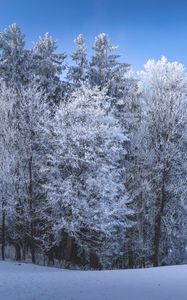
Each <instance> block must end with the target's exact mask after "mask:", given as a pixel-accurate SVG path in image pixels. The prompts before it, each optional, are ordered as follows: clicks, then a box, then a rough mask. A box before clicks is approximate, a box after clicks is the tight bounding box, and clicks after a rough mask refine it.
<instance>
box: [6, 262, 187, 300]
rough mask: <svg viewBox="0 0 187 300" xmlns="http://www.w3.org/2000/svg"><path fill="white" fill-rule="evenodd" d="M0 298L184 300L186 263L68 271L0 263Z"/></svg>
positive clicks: (36, 299)
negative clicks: (111, 269) (145, 267)
mask: <svg viewBox="0 0 187 300" xmlns="http://www.w3.org/2000/svg"><path fill="white" fill-rule="evenodd" d="M0 299H1V300H186V299H187V265H182V266H171V267H161V268H154V269H152V268H150V269H143V270H118V271H69V270H60V269H56V268H47V267H40V266H36V265H32V264H18V263H11V262H0Z"/></svg>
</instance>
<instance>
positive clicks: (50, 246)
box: [0, 24, 187, 269]
mask: <svg viewBox="0 0 187 300" xmlns="http://www.w3.org/2000/svg"><path fill="white" fill-rule="evenodd" d="M75 45H76V49H75V52H74V53H73V54H72V55H71V58H72V63H71V64H69V65H67V63H66V61H65V59H66V54H65V53H58V51H57V50H58V49H57V42H56V41H55V40H54V39H53V38H52V37H51V36H50V35H49V34H45V35H44V36H43V37H42V38H40V39H39V41H38V42H37V43H36V44H35V45H34V46H33V48H32V49H27V48H26V47H25V37H24V35H23V34H22V32H21V30H20V28H19V27H18V26H17V25H16V24H13V25H11V26H10V27H8V28H7V29H5V30H4V31H3V32H1V33H0V124H1V126H0V166H1V168H0V172H1V174H0V244H1V255H2V259H5V258H7V257H8V256H9V253H8V250H7V249H8V247H9V248H11V249H12V251H13V253H14V255H15V259H16V260H22V261H24V260H28V259H30V260H31V261H32V262H33V263H43V264H54V265H59V266H63V267H75V266H77V267H79V268H94V269H103V268H105V269H106V268H108V269H110V268H136V267H146V266H158V265H165V264H176V263H180V262H181V261H182V260H183V257H184V254H185V248H186V233H187V232H186V217H187V212H186V207H187V201H186V191H187V189H186V187H187V183H186V180H187V171H186V170H187V168H186V162H187V157H186V153H187V152H186V146H187V127H186V126H187V110H186V108H187V107H186V93H187V75H186V72H185V69H184V67H183V65H182V64H179V63H177V62H168V60H167V59H166V58H165V57H162V58H161V59H160V60H158V61H154V60H149V61H148V62H147V63H146V64H145V66H144V69H143V70H142V71H141V72H134V71H133V70H132V68H131V66H130V65H129V64H127V63H124V62H121V59H120V56H119V55H117V54H116V52H115V51H116V50H117V47H116V46H114V45H112V44H111V42H110V39H109V37H108V35H107V34H105V33H101V34H99V35H98V36H97V37H96V38H95V42H94V45H93V47H92V50H93V53H92V55H91V56H88V54H87V47H86V42H85V38H84V36H83V35H81V34H80V35H79V36H78V37H77V38H76V39H75Z"/></svg>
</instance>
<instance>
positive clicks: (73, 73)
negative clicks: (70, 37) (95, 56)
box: [67, 34, 88, 88]
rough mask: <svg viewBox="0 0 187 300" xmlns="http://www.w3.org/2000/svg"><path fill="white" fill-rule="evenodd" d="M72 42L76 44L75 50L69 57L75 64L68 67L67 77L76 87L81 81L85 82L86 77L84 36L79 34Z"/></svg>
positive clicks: (86, 62) (86, 61) (86, 63)
mask: <svg viewBox="0 0 187 300" xmlns="http://www.w3.org/2000/svg"><path fill="white" fill-rule="evenodd" d="M74 42H75V44H76V46H77V50H76V51H75V52H74V53H73V54H72V56H71V57H72V60H73V62H75V63H76V65H73V66H70V67H69V71H68V75H67V79H68V80H70V81H72V84H73V87H74V88H77V87H80V86H81V84H82V83H85V81H86V79H87V71H88V70H87V69H88V60H87V53H86V51H87V48H86V45H85V38H84V36H83V35H82V34H79V35H78V37H77V38H76V39H75V40H74Z"/></svg>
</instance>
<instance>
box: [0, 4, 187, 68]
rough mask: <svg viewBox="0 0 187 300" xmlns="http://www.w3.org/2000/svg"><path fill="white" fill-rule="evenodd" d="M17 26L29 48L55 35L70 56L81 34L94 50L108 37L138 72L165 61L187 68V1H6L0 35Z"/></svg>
mask: <svg viewBox="0 0 187 300" xmlns="http://www.w3.org/2000/svg"><path fill="white" fill-rule="evenodd" d="M13 22H16V23H17V24H18V25H19V26H20V27H21V28H22V31H23V32H24V33H25V35H26V38H27V46H28V47H31V46H32V44H33V42H34V41H36V40H37V39H38V37H39V36H41V35H43V34H44V33H45V32H49V33H50V34H51V35H52V36H54V38H56V39H57V40H58V44H59V50H60V51H61V50H62V51H65V52H67V53H70V52H72V51H73V49H74V44H73V39H74V38H75V37H76V36H77V35H78V34H79V33H83V34H84V35H85V37H86V38H87V44H88V46H89V47H90V46H91V44H92V43H93V41H94V37H95V36H96V35H97V34H99V33H100V32H107V33H108V34H109V35H110V37H111V41H112V42H113V43H114V44H117V45H119V46H120V48H119V51H118V52H119V53H120V54H122V57H123V60H124V61H126V62H128V63H130V64H132V65H133V67H134V68H135V69H140V68H142V66H143V64H144V63H145V62H146V61H147V60H148V59H149V58H154V59H158V58H159V57H160V56H161V55H165V56H166V57H167V58H168V59H169V60H172V61H173V60H177V61H179V62H182V63H183V64H184V65H185V67H187V0H178V1H177V0H170V1H168V0H162V1H161V0H140V1H139V0H30V1H28V0H0V30H3V29H4V28H5V27H7V26H8V25H10V24H11V23H13Z"/></svg>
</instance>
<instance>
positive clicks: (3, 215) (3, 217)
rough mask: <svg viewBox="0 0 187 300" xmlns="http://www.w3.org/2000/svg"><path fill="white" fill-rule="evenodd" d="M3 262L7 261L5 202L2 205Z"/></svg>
mask: <svg viewBox="0 0 187 300" xmlns="http://www.w3.org/2000/svg"><path fill="white" fill-rule="evenodd" d="M1 250H2V260H5V209H4V201H3V203H2V246H1Z"/></svg>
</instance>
